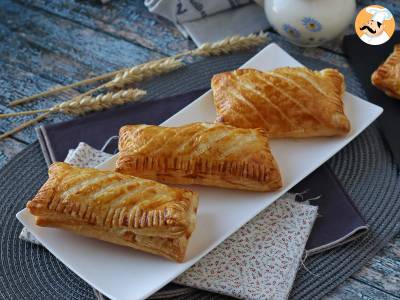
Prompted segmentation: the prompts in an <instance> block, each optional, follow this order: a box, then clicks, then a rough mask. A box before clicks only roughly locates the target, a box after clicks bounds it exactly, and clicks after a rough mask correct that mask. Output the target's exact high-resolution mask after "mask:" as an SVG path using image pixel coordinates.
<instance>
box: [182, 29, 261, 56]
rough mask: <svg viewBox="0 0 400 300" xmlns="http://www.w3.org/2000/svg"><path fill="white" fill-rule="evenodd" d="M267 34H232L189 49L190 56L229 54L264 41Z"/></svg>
mask: <svg viewBox="0 0 400 300" xmlns="http://www.w3.org/2000/svg"><path fill="white" fill-rule="evenodd" d="M266 40H267V35H266V34H264V33H262V32H260V33H259V34H250V35H248V36H239V35H236V36H232V37H230V38H226V39H224V40H222V41H219V42H215V43H205V44H203V45H201V46H200V47H199V48H197V49H194V50H192V51H191V53H190V55H192V56H217V55H223V54H229V53H232V52H236V51H244V50H248V49H250V48H253V47H256V46H258V45H261V44H263V43H265V42H266Z"/></svg>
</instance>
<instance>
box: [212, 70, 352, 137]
mask: <svg viewBox="0 0 400 300" xmlns="http://www.w3.org/2000/svg"><path fill="white" fill-rule="evenodd" d="M211 87H212V90H213V94H214V103H215V107H216V110H217V121H219V122H223V123H225V124H228V125H232V126H236V127H242V128H263V129H265V130H266V131H267V133H268V135H269V136H270V137H271V138H281V137H296V138H303V137H315V136H335V135H344V134H346V133H347V132H349V130H350V123H349V120H348V119H347V117H346V115H345V114H344V111H343V101H342V98H343V95H344V92H345V83H344V78H343V75H342V74H341V73H339V72H338V71H337V70H334V69H324V70H322V71H319V72H318V71H311V70H309V69H307V68H289V67H286V68H279V69H275V70H273V71H271V72H261V71H258V70H254V69H239V70H235V71H233V72H226V73H221V74H217V75H214V77H213V78H212V81H211Z"/></svg>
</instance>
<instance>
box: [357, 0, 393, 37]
mask: <svg viewBox="0 0 400 300" xmlns="http://www.w3.org/2000/svg"><path fill="white" fill-rule="evenodd" d="M355 29H356V33H357V35H358V37H359V38H360V39H361V40H362V41H363V42H365V43H367V44H369V45H381V44H383V43H386V42H387V41H388V40H389V39H390V38H391V37H392V35H393V32H394V29H395V21H394V17H393V15H392V13H391V12H390V11H389V10H388V9H387V8H385V7H383V6H380V5H370V6H367V7H365V8H364V9H362V10H361V11H360V12H359V13H358V15H357V18H356V22H355Z"/></svg>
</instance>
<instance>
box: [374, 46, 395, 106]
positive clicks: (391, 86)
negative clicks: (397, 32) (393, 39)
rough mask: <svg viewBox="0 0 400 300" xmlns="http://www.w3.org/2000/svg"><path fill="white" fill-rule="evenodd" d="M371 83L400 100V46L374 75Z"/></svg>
mask: <svg viewBox="0 0 400 300" xmlns="http://www.w3.org/2000/svg"><path fill="white" fill-rule="evenodd" d="M371 82H372V84H373V85H375V86H376V87H377V88H379V89H380V90H382V91H383V92H385V93H386V95H388V96H389V97H393V98H397V99H400V44H397V45H395V46H394V50H393V52H392V54H391V55H390V56H389V57H388V58H387V59H386V61H385V62H384V63H383V64H381V65H380V66H379V67H378V69H376V70H375V72H374V73H372V76H371Z"/></svg>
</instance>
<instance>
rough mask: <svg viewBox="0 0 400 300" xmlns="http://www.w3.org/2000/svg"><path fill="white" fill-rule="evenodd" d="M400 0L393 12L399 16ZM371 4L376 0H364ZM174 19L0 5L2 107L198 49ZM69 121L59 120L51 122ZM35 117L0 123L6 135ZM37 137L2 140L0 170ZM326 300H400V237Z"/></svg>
mask: <svg viewBox="0 0 400 300" xmlns="http://www.w3.org/2000/svg"><path fill="white" fill-rule="evenodd" d="M396 1H398V0H386V1H381V2H385V5H386V7H387V8H389V9H390V10H391V11H392V13H394V14H395V15H396V18H397V20H399V16H400V8H399V7H398V6H396V5H397V4H396ZM359 2H360V3H359V4H360V5H362V6H365V5H369V4H373V3H375V2H373V1H370V0H363V1H359ZM270 38H271V39H272V40H273V41H275V42H277V43H278V44H280V45H281V46H283V47H284V48H285V49H286V50H287V51H289V52H296V53H299V52H301V53H302V54H304V55H306V56H309V57H312V58H316V59H321V60H324V61H327V62H329V63H331V64H334V65H336V66H338V67H341V68H349V66H348V64H347V61H346V58H345V57H344V56H343V54H342V51H341V49H340V47H338V46H337V45H334V46H325V47H321V48H316V49H301V48H298V47H295V46H292V45H290V44H288V43H286V42H285V41H283V39H282V38H280V37H279V36H277V35H276V34H275V33H274V32H270ZM194 47H195V46H194V44H193V43H192V42H191V41H188V40H187V39H185V38H184V37H183V36H182V35H181V34H180V33H179V32H178V31H177V30H176V28H175V27H174V26H173V25H172V24H171V23H169V22H167V21H165V20H161V19H159V18H157V17H156V16H154V15H152V14H150V13H149V12H148V11H147V9H146V8H145V7H144V5H143V0H136V1H128V0H113V1H112V2H111V3H109V4H107V5H101V4H99V2H96V1H82V0H81V1H79V0H75V1H74V0H57V1H52V0H23V1H22V0H21V1H20V0H1V1H0V91H1V92H0V110H1V112H14V111H20V110H26V109H38V108H46V107H49V106H51V105H52V104H54V103H56V102H59V101H60V100H62V99H68V98H69V97H71V96H72V95H74V94H76V93H77V92H78V91H77V90H73V91H70V92H68V93H66V94H63V95H61V96H57V97H52V98H50V99H42V100H39V101H36V102H34V103H30V104H27V105H24V106H23V107H16V108H9V107H8V106H7V104H8V103H9V102H10V101H11V100H13V99H16V98H20V97H23V96H29V95H32V94H34V93H38V92H41V91H44V90H46V89H48V88H50V87H53V86H57V85H65V84H68V83H72V82H75V81H77V80H80V79H84V78H87V77H90V76H93V75H97V74H101V73H104V72H108V71H112V70H116V69H119V68H122V67H126V66H132V65H135V64H138V63H142V62H145V61H147V60H151V59H155V58H160V57H164V56H167V55H172V54H175V53H178V52H181V51H183V50H186V49H190V48H194ZM68 118H69V117H66V116H63V115H55V116H54V117H52V118H51V119H49V120H47V121H45V122H58V121H61V120H66V119H68ZM29 119H30V117H18V118H12V119H1V120H0V132H2V133H3V132H5V131H7V130H9V129H11V128H13V127H15V126H16V124H18V123H20V122H22V121H26V120H29ZM35 140H36V135H35V133H34V130H33V128H30V129H27V130H25V131H23V132H20V133H18V134H16V135H15V136H13V137H12V138H9V139H6V140H5V141H2V142H0V166H3V165H5V164H6V163H7V161H9V160H10V159H11V158H12V157H13V156H14V155H15V154H16V153H18V152H19V151H21V150H22V149H24V147H26V146H27V145H29V144H30V143H32V142H34V141H35ZM326 298H327V299H390V300H394V299H400V236H398V237H397V238H396V239H395V240H393V241H392V242H391V243H390V244H389V245H388V246H387V247H385V248H384V249H383V250H382V251H381V252H380V253H379V254H378V255H376V256H375V257H374V258H373V259H372V260H371V261H370V262H369V263H368V264H367V265H366V266H364V267H363V268H362V269H361V270H360V271H358V272H356V273H355V274H354V275H353V276H351V278H350V279H348V280H346V281H345V282H344V283H343V284H341V285H340V286H339V287H338V288H337V289H336V290H335V291H334V292H332V293H330V294H329V295H328V296H327V297H326Z"/></svg>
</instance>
